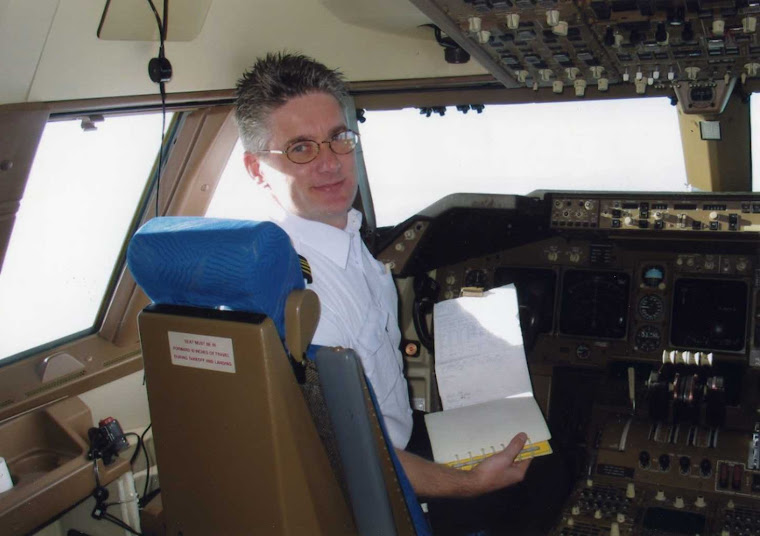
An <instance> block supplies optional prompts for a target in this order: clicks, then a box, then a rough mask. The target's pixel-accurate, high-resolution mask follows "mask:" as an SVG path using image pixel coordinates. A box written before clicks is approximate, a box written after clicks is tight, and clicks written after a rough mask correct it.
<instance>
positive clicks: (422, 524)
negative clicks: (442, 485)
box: [365, 376, 433, 536]
mask: <svg viewBox="0 0 760 536" xmlns="http://www.w3.org/2000/svg"><path fill="white" fill-rule="evenodd" d="M365 378H366V376H365ZM366 380H367V387H368V388H369V394H370V397H371V398H372V405H373V406H375V412H376V413H377V420H378V422H379V423H380V429H381V430H382V431H383V438H384V439H385V444H386V446H387V447H388V453H389V454H390V457H391V461H392V462H393V467H394V468H395V469H396V477H397V478H398V483H399V486H400V487H401V493H403V495H404V501H406V507H407V509H408V510H409V516H410V517H411V518H412V525H414V531H415V533H416V534H417V536H432V534H433V530H432V529H431V528H430V524H429V523H428V520H427V518H426V517H425V513H424V512H423V511H422V507H421V506H420V501H419V500H418V499H417V494H416V493H415V492H414V488H412V483H411V482H410V481H409V477H407V476H406V472H404V467H403V466H402V465H401V461H399V459H398V456H397V455H396V449H395V448H394V447H393V444H392V443H391V440H390V438H389V436H388V432H387V431H386V429H385V421H384V420H383V415H382V413H380V405H379V404H378V403H377V397H375V390H374V389H372V384H371V383H370V381H369V378H366Z"/></svg>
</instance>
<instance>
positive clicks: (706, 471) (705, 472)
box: [699, 458, 712, 476]
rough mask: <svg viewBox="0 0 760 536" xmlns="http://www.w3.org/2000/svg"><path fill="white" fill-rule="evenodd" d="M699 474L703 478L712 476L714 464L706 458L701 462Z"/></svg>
mask: <svg viewBox="0 0 760 536" xmlns="http://www.w3.org/2000/svg"><path fill="white" fill-rule="evenodd" d="M699 472H700V474H701V475H702V476H710V474H711V473H712V463H711V462H710V460H709V459H707V458H704V459H702V461H701V462H699Z"/></svg>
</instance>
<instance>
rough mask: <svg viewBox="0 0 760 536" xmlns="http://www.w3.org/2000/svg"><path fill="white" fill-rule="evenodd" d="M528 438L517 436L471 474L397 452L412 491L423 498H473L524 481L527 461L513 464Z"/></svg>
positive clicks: (528, 461)
mask: <svg viewBox="0 0 760 536" xmlns="http://www.w3.org/2000/svg"><path fill="white" fill-rule="evenodd" d="M526 439H527V436H526V435H525V434H523V433H520V434H517V435H516V436H515V437H514V438H513V439H512V441H510V442H509V445H507V448H505V449H504V450H503V451H501V452H498V453H496V454H494V455H493V456H490V457H489V458H486V459H485V461H483V462H482V463H480V464H479V465H478V466H477V467H475V468H474V469H473V470H472V471H462V470H460V469H452V468H451V467H448V466H447V465H443V464H440V463H432V462H429V461H427V460H424V459H422V458H420V457H419V456H415V455H414V454H410V453H409V452H405V451H403V450H398V449H397V450H396V453H397V454H398V457H399V460H400V461H401V464H402V465H403V466H404V471H406V474H407V476H408V477H409V480H410V481H411V483H412V487H413V488H414V491H415V492H416V493H417V494H418V495H421V496H423V497H476V496H478V495H482V494H484V493H489V492H491V491H496V490H498V489H501V488H505V487H507V486H511V485H512V484H516V483H518V482H521V481H522V480H523V478H525V472H526V471H527V470H528V466H529V465H530V460H524V461H521V462H515V456H517V454H518V453H519V452H520V451H521V450H522V448H523V446H524V445H525V441H526Z"/></svg>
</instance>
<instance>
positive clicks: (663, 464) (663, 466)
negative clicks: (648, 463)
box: [657, 454, 670, 471]
mask: <svg viewBox="0 0 760 536" xmlns="http://www.w3.org/2000/svg"><path fill="white" fill-rule="evenodd" d="M657 463H658V465H659V466H660V470H661V471H667V470H668V469H669V468H670V455H669V454H661V455H660V457H659V458H657Z"/></svg>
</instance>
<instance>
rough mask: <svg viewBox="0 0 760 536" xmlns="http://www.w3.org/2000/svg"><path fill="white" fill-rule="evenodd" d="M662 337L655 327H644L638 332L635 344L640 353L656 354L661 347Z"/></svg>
mask: <svg viewBox="0 0 760 536" xmlns="http://www.w3.org/2000/svg"><path fill="white" fill-rule="evenodd" d="M661 342H662V335H661V334H660V330H659V329H657V328H656V327H655V326H642V327H640V328H639V330H638V331H637V332H636V338H635V339H634V344H635V345H636V349H637V350H639V351H640V352H654V351H655V350H657V349H658V348H659V347H660V343H661Z"/></svg>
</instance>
